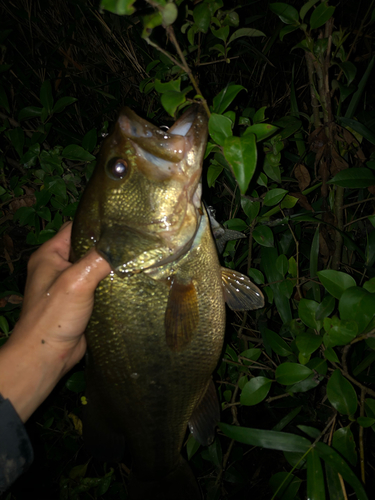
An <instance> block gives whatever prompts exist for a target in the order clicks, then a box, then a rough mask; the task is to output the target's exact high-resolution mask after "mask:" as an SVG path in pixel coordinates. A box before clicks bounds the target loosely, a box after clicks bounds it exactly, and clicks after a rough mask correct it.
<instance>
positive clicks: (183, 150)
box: [118, 105, 208, 177]
mask: <svg viewBox="0 0 375 500" xmlns="http://www.w3.org/2000/svg"><path fill="white" fill-rule="evenodd" d="M118 124H119V127H120V129H121V131H122V133H123V134H124V135H125V136H126V137H127V138H129V139H130V140H131V142H132V143H133V145H134V146H135V150H136V153H137V155H138V156H139V157H141V158H143V159H144V160H146V163H149V164H151V165H152V166H153V173H154V175H156V176H157V174H159V175H160V176H161V177H163V174H164V176H166V177H170V176H172V175H173V174H176V173H177V172H183V173H185V174H187V175H189V176H193V175H192V174H194V173H195V171H197V170H198V171H199V172H200V171H201V168H202V162H203V155H204V151H205V149H206V140H205V138H206V137H207V124H208V120H207V115H206V114H205V112H204V110H203V109H202V107H201V106H199V105H194V106H191V107H190V108H189V109H188V110H187V111H186V112H185V113H184V114H183V115H182V116H181V117H180V118H179V119H178V120H177V121H176V122H175V123H174V124H173V125H172V126H171V127H170V128H169V129H168V130H167V131H166V130H163V129H161V128H159V127H156V126H155V125H152V124H151V123H149V122H148V121H146V120H144V119H143V118H140V117H139V116H138V115H137V114H136V113H134V111H132V110H131V109H129V108H124V109H123V110H122V112H121V114H120V116H119V119H118ZM202 138H204V139H203V140H202ZM197 159H198V160H199V161H197ZM145 173H146V174H150V173H151V172H145Z"/></svg>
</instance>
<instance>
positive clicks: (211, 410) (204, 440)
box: [189, 379, 220, 446]
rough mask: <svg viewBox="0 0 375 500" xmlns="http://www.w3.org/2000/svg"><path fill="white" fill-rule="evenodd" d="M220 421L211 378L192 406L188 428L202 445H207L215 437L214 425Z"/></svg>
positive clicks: (218, 407) (217, 402)
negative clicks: (197, 400)
mask: <svg viewBox="0 0 375 500" xmlns="http://www.w3.org/2000/svg"><path fill="white" fill-rule="evenodd" d="M219 421H220V406H219V401H218V399H217V394H216V389H215V384H214V382H213V380H212V379H211V380H210V382H209V384H208V386H207V390H206V392H205V394H204V396H203V397H202V399H201V400H200V402H199V403H198V404H197V406H196V407H195V408H194V411H193V414H192V416H191V417H190V420H189V429H190V432H191V433H192V434H193V436H194V438H195V439H196V440H197V441H198V443H200V444H201V445H202V446H209V445H210V444H211V443H212V442H213V440H214V438H215V427H216V425H217V424H218V422H219Z"/></svg>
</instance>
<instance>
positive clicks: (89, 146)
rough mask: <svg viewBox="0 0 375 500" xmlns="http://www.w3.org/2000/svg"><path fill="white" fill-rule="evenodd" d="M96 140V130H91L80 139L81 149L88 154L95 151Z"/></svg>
mask: <svg viewBox="0 0 375 500" xmlns="http://www.w3.org/2000/svg"><path fill="white" fill-rule="evenodd" d="M97 140H98V135H97V131H96V128H92V129H91V130H90V131H89V132H87V134H86V135H85V137H84V138H83V139H82V147H83V149H85V150H86V151H88V152H89V153H92V152H93V150H94V149H95V146H96V143H97Z"/></svg>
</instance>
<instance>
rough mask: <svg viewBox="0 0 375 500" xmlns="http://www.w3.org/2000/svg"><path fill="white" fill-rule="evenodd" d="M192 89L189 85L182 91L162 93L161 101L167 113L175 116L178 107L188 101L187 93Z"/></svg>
mask: <svg viewBox="0 0 375 500" xmlns="http://www.w3.org/2000/svg"><path fill="white" fill-rule="evenodd" d="M191 89H192V87H191V86H189V87H187V88H186V89H184V90H183V91H182V92H174V91H171V92H165V93H164V94H162V95H161V97H160V101H161V103H162V105H163V108H164V109H165V111H166V112H167V113H169V114H170V115H171V116H174V115H175V113H176V111H177V108H178V107H179V106H180V105H181V104H183V103H184V102H186V94H187V93H188V92H190V90H191Z"/></svg>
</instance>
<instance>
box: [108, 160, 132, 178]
mask: <svg viewBox="0 0 375 500" xmlns="http://www.w3.org/2000/svg"><path fill="white" fill-rule="evenodd" d="M127 172H128V163H127V162H126V161H125V160H123V159H122V158H112V160H110V161H109V162H108V163H107V173H108V175H109V177H110V178H111V179H113V180H115V181H117V180H121V179H123V178H124V177H125V175H126V174H127Z"/></svg>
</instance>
